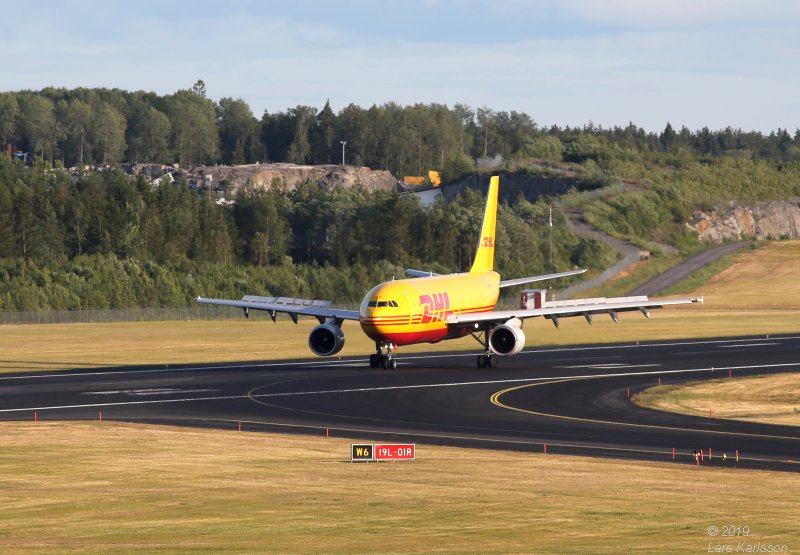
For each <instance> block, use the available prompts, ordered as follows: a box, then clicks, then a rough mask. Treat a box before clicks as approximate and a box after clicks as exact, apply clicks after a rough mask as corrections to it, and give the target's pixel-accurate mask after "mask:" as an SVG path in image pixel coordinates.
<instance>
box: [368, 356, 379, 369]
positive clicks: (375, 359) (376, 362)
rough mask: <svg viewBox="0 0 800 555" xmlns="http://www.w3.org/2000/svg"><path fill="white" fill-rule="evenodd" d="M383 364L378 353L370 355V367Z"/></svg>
mask: <svg viewBox="0 0 800 555" xmlns="http://www.w3.org/2000/svg"><path fill="white" fill-rule="evenodd" d="M380 365H381V361H380V358H379V357H378V355H369V367H370V368H378V367H379V366H380Z"/></svg>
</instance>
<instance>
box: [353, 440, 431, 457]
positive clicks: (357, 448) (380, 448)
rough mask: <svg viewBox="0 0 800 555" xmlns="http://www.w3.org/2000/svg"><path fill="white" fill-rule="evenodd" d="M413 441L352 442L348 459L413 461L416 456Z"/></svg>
mask: <svg viewBox="0 0 800 555" xmlns="http://www.w3.org/2000/svg"><path fill="white" fill-rule="evenodd" d="M416 447H417V446H416V445H415V444H413V443H378V444H374V445H373V444H372V443H353V444H352V445H351V454H350V460H351V461H352V462H356V461H366V462H369V461H413V460H414V459H415V458H416V454H417V453H416V451H417V449H416Z"/></svg>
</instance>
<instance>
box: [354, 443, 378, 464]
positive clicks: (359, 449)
mask: <svg viewBox="0 0 800 555" xmlns="http://www.w3.org/2000/svg"><path fill="white" fill-rule="evenodd" d="M374 452H375V450H374V449H373V446H372V444H371V443H353V444H352V445H351V446H350V462H356V461H374V460H375V457H373V453H374Z"/></svg>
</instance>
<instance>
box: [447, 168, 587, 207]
mask: <svg viewBox="0 0 800 555" xmlns="http://www.w3.org/2000/svg"><path fill="white" fill-rule="evenodd" d="M489 177H490V176H489V174H472V175H469V176H467V177H465V178H464V179H461V180H459V181H456V182H454V183H449V184H447V185H446V186H443V187H442V194H443V195H444V197H445V199H446V200H447V202H450V201H452V200H453V199H454V198H456V197H458V196H460V195H461V194H462V193H463V192H464V190H465V189H475V190H477V191H480V192H481V194H484V195H485V194H486V191H487V190H488V188H489ZM573 187H575V178H574V176H572V175H566V174H565V175H564V176H555V177H554V176H548V175H529V174H524V173H501V174H500V194H499V199H500V202H507V203H509V204H513V203H514V202H516V200H517V196H518V195H519V194H520V193H522V195H523V196H524V197H525V199H526V200H527V201H529V202H536V201H537V200H538V199H539V198H540V197H542V196H551V197H554V196H558V195H563V194H564V193H566V192H567V191H569V190H570V189H571V188H573Z"/></svg>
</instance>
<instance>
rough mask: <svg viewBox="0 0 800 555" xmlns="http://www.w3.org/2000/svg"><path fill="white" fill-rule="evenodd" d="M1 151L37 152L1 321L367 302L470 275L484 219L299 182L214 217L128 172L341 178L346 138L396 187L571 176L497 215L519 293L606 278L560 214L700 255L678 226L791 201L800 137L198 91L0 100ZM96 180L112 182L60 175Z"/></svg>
mask: <svg viewBox="0 0 800 555" xmlns="http://www.w3.org/2000/svg"><path fill="white" fill-rule="evenodd" d="M0 135H2V139H3V142H4V144H12V145H14V149H15V150H20V151H27V152H30V153H32V154H33V162H32V163H28V164H25V163H23V162H21V161H17V160H10V159H8V158H7V157H6V156H0V310H64V309H67V310H69V309H78V308H82V309H86V308H127V307H162V306H185V305H187V304H189V303H190V302H191V299H192V297H194V296H196V295H206V296H225V297H237V296H240V295H242V294H279V295H286V296H299V297H313V298H329V299H332V300H335V301H341V302H347V303H352V302H358V301H359V300H360V298H361V296H362V295H363V293H364V292H365V291H366V290H367V289H368V288H369V287H371V286H372V285H374V284H375V283H377V282H379V281H382V280H386V279H391V278H392V277H400V275H402V272H403V269H404V268H408V267H414V268H419V269H426V270H428V269H430V270H433V271H440V272H441V271H461V270H464V269H466V268H468V266H469V262H470V258H471V256H472V253H473V250H474V246H475V241H476V237H477V233H478V226H479V222H480V214H481V210H482V207H483V202H484V201H483V198H482V197H481V196H480V195H479V194H478V193H473V192H468V193H466V194H464V195H462V196H461V197H459V198H457V199H456V200H455V201H453V202H451V203H449V204H447V203H445V202H444V201H439V202H437V203H435V204H433V205H431V206H427V207H423V206H422V205H421V204H420V202H419V200H418V198H417V196H416V195H414V194H413V193H402V192H398V191H378V192H368V191H366V190H364V189H362V188H360V187H355V188H352V189H334V190H333V191H330V192H325V191H323V190H321V189H320V188H319V187H318V186H317V185H316V184H314V183H306V184H303V185H301V186H299V187H298V188H296V189H294V190H284V189H282V188H281V187H280V184H278V186H277V187H275V188H273V189H272V190H269V191H266V190H263V189H256V188H254V187H252V186H245V187H243V188H241V189H239V190H238V191H237V192H236V194H235V197H234V198H232V199H231V200H233V201H234V202H233V203H232V204H231V205H220V204H218V203H217V198H216V196H215V195H214V194H213V193H212V192H211V191H207V190H203V189H194V188H190V187H189V185H188V184H187V183H186V182H181V183H175V184H168V183H162V184H159V185H155V186H154V185H152V184H151V183H150V182H149V181H147V180H145V179H144V178H131V177H129V176H127V175H125V174H123V173H122V172H120V171H117V170H115V169H114V164H116V163H120V162H161V163H177V164H180V165H181V166H191V165H195V164H201V163H202V164H213V163H225V164H237V163H248V162H255V161H261V162H266V161H271V162H284V161H285V162H294V163H299V164H324V163H337V162H339V161H340V157H341V144H340V141H345V140H346V141H347V145H346V148H347V162H348V163H349V164H355V165H367V166H370V167H372V168H373V169H387V170H389V171H391V172H392V173H393V174H394V175H396V176H402V175H405V174H409V173H411V174H418V175H419V174H422V173H423V172H424V171H425V170H427V169H440V170H441V171H442V172H443V178H444V180H445V182H447V181H452V180H454V179H456V178H458V177H461V176H464V175H467V174H470V173H473V172H475V171H476V162H475V160H476V159H478V158H492V157H495V156H496V155H500V156H501V157H502V160H503V165H502V167H501V168H499V169H497V170H496V171H504V172H536V173H545V174H547V172H564V171H567V170H568V171H570V172H574V175H575V184H576V185H575V189H574V190H573V191H571V192H570V193H568V194H567V195H565V196H563V197H561V198H559V199H542V200H540V201H539V202H536V203H530V202H527V201H525V200H524V199H522V198H520V199H518V200H517V201H516V202H514V203H512V204H511V205H503V206H501V208H500V213H499V227H498V233H499V235H498V250H497V256H498V259H497V268H498V270H499V271H500V272H501V273H502V274H503V275H505V276H509V277H514V276H525V275H532V274H536V273H545V272H548V271H551V270H563V269H568V268H571V267H573V266H580V267H587V268H589V269H602V268H604V267H606V266H608V265H610V264H611V263H613V261H614V256H615V255H614V253H613V252H612V251H610V250H609V248H608V247H606V246H605V245H604V244H603V243H600V242H598V241H596V240H594V239H588V238H581V237H578V236H576V235H573V234H572V233H571V232H570V231H569V230H568V228H567V227H566V226H565V225H564V211H565V210H567V209H571V210H579V211H580V212H581V213H582V214H583V216H584V218H585V219H586V220H587V221H588V222H589V223H591V224H592V225H594V226H595V227H597V228H599V229H602V230H604V231H606V232H607V233H609V234H611V235H614V236H616V237H619V238H622V239H625V240H627V241H630V242H633V243H636V244H640V245H642V246H644V247H646V248H653V250H654V251H655V252H656V254H657V253H658V248H659V247H658V245H657V244H655V243H659V244H668V245H672V246H675V247H677V248H678V249H679V250H680V251H681V252H682V253H684V254H688V253H690V252H693V251H695V250H697V249H699V248H702V245H700V244H699V242H698V240H697V238H696V237H695V236H693V235H692V234H691V233H690V232H688V231H687V230H686V228H685V225H684V224H685V222H686V221H688V219H689V218H690V217H691V214H692V212H693V211H694V210H697V209H699V208H703V209H710V208H711V207H713V206H714V205H715V203H718V202H722V201H727V200H732V199H736V200H738V201H741V202H748V201H754V200H770V199H777V198H792V197H798V196H800V163H799V162H798V160H800V132H795V133H794V134H793V135H792V134H790V133H789V132H788V131H787V130H777V131H775V132H772V133H770V134H768V135H765V134H762V133H759V132H744V131H741V130H733V129H730V128H728V129H725V130H719V131H710V130H708V129H701V130H699V131H689V130H688V129H686V128H685V127H683V128H681V129H679V130H675V129H673V128H672V126H671V125H670V124H666V126H665V128H664V130H663V132H661V133H652V132H646V131H644V130H642V129H641V128H638V127H636V126H635V125H633V124H630V125H628V126H627V127H625V128H618V127H615V128H612V129H604V128H598V127H595V126H594V125H592V124H591V123H589V124H587V125H585V126H583V127H581V128H559V127H555V126H554V127H549V128H546V129H545V128H541V127H539V126H538V125H537V124H536V123H535V121H534V120H533V119H532V118H531V117H530V116H529V115H527V114H524V113H518V112H497V111H494V110H491V109H489V108H485V107H482V108H478V109H476V110H473V109H471V108H469V107H467V106H464V105H460V104H456V105H455V106H454V107H453V108H449V107H447V106H444V105H437V104H430V105H424V104H417V105H413V106H399V105H396V104H393V103H388V104H384V105H382V106H372V107H370V108H368V109H363V108H361V107H358V106H355V105H349V106H347V107H345V108H344V109H342V110H341V111H340V112H339V113H338V114H337V113H334V112H333V110H332V109H331V107H330V105H329V104H328V103H326V104H325V105H324V106H323V108H321V109H317V108H314V107H309V106H298V107H296V108H291V109H288V110H286V111H285V112H277V113H272V114H270V113H267V112H264V114H263V115H262V116H261V118H260V119H257V118H256V117H255V116H254V115H253V113H252V111H251V109H250V107H249V106H248V105H247V104H246V103H245V102H244V101H243V100H241V99H230V98H224V99H222V100H220V101H219V102H214V101H212V100H211V99H209V98H207V97H206V94H205V87H204V85H203V83H202V81H198V82H197V83H196V84H195V85H194V87H192V88H191V89H187V90H182V91H178V92H176V93H174V94H172V95H167V96H159V95H156V94H154V93H145V92H141V91H139V92H126V91H121V90H116V89H115V90H106V89H75V90H65V89H45V90H42V91H38V92H33V91H21V92H5V93H0ZM95 164H108V165H109V166H108V169H107V170H104V171H89V172H79V173H77V174H76V173H74V172H73V173H72V174H70V173H69V172H67V171H66V170H65V168H68V167H73V166H86V165H95ZM76 175H77V176H78V177H75V176H76ZM550 202H554V226H553V227H552V228H551V227H550V226H548V225H547V224H548V206H547V205H548V203H550ZM551 233H552V237H551V235H550V234H551ZM551 239H552V254H551V252H550V246H549V245H550V244H551ZM654 242H655V243H654Z"/></svg>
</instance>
